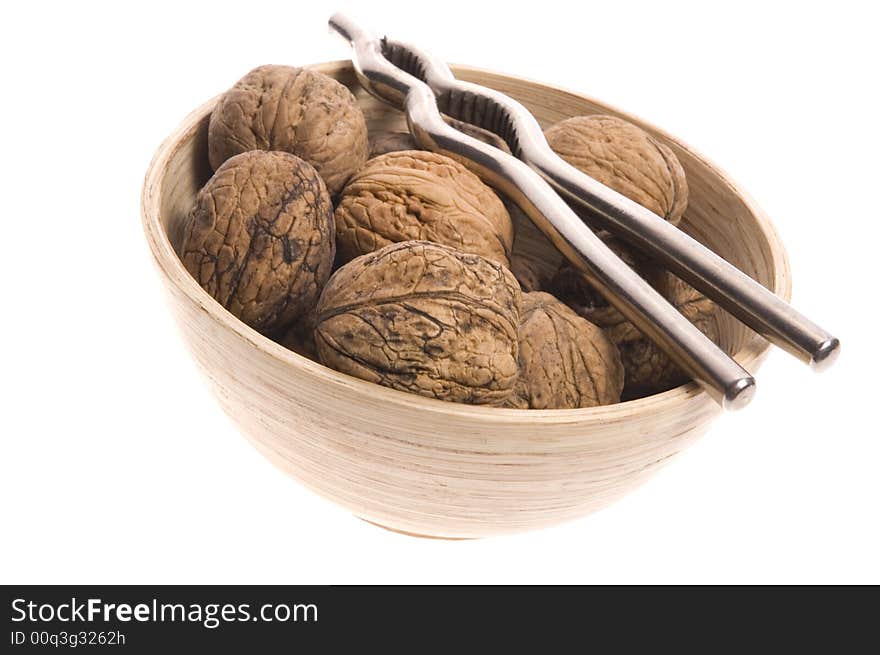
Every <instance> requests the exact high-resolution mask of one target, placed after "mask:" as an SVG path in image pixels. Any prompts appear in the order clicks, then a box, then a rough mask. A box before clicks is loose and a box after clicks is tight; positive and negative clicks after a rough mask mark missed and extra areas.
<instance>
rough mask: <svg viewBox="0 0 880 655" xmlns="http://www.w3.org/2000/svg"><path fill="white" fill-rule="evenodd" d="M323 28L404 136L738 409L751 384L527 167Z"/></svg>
mask: <svg viewBox="0 0 880 655" xmlns="http://www.w3.org/2000/svg"><path fill="white" fill-rule="evenodd" d="M330 27H331V29H333V30H334V31H336V32H338V33H339V34H340V35H341V36H342V37H343V38H345V39H347V40H348V41H349V42H350V44H351V45H352V47H353V55H352V61H353V63H354V67H355V71H356V73H357V76H358V79H359V81H360V82H361V84H362V85H363V86H364V88H365V89H367V91H368V92H370V93H371V94H373V95H374V96H376V97H377V98H379V99H380V100H383V101H385V102H387V103H389V104H391V105H393V106H395V107H398V108H401V109H403V110H404V111H405V113H406V117H407V122H408V124H409V128H410V131H411V132H412V134H413V136H414V137H415V138H416V140H417V141H418V142H419V143H420V145H422V147H425V148H427V149H429V150H432V151H434V152H439V153H441V154H444V155H447V156H449V157H452V158H453V159H456V160H457V161H459V162H461V163H462V164H464V165H465V166H467V167H468V168H469V169H470V170H472V171H473V172H475V173H476V174H477V175H478V176H479V177H480V178H481V179H482V180H483V181H485V182H486V183H487V184H489V185H490V186H493V187H495V188H497V189H499V190H500V191H502V192H504V193H505V194H506V195H508V196H509V197H510V198H511V199H512V200H513V201H514V202H515V203H516V204H517V205H518V206H519V207H520V208H521V209H522V210H523V212H525V214H526V215H527V216H528V217H529V218H530V219H531V220H532V221H533V222H534V223H535V224H536V225H537V226H538V228H540V229H541V230H542V231H543V232H544V233H545V234H546V235H547V237H548V238H549V239H550V240H551V241H552V243H553V244H554V245H555V246H556V248H557V249H559V251H560V252H561V253H562V254H563V255H564V256H565V257H566V258H568V260H569V261H570V262H571V263H572V264H573V265H574V266H575V267H577V268H578V269H579V270H580V271H581V272H583V273H584V275H585V276H586V278H587V280H588V281H589V282H590V284H592V285H593V286H595V287H596V288H597V289H598V290H599V292H600V293H601V294H602V295H603V296H604V297H605V298H606V299H607V300H608V301H609V302H610V303H611V304H612V305H613V306H614V307H616V308H617V309H618V310H619V311H620V312H621V313H622V314H623V315H624V316H625V317H626V318H628V319H629V320H630V321H632V322H633V324H634V325H636V327H638V328H639V329H640V330H642V332H643V333H644V334H645V335H646V336H647V337H648V338H650V339H651V340H652V341H654V342H655V343H656V344H657V345H658V346H659V347H660V348H661V349H662V350H663V351H664V352H666V353H667V354H668V355H669V356H670V358H671V359H672V360H673V361H674V362H676V363H677V364H678V365H679V366H681V368H683V369H684V370H685V371H686V372H687V373H688V374H689V375H690V376H691V377H692V378H693V379H694V380H696V381H697V382H698V383H699V384H700V385H701V386H702V387H703V388H704V389H706V391H707V392H708V393H709V395H710V396H711V397H712V398H713V399H715V400H716V401H717V402H718V403H719V404H721V405H722V406H723V407H726V408H730V409H735V408H739V407H743V406H744V405H746V404H747V403H748V401H749V400H750V399H751V398H752V396H753V394H754V390H755V380H754V378H753V377H752V376H751V375H750V374H749V373H748V371H746V370H745V369H743V368H742V367H741V366H740V365H739V364H738V363H737V362H736V361H734V360H733V359H732V358H730V357H729V356H728V355H727V354H726V353H725V352H724V351H722V350H721V349H720V348H719V347H718V346H717V345H715V344H714V343H713V342H712V341H711V340H710V339H709V338H708V337H707V336H706V335H704V334H703V333H702V332H700V331H699V330H698V329H697V328H696V327H695V326H694V325H693V324H692V323H691V322H690V321H688V320H687V319H686V318H685V317H684V316H682V315H681V314H680V313H679V312H678V311H677V310H676V309H675V308H674V307H672V306H671V305H670V304H669V303H668V302H667V301H666V299H664V298H663V297H662V296H661V295H660V294H659V293H657V291H656V290H654V289H653V288H652V287H651V285H649V284H648V283H647V282H646V281H645V280H643V279H642V278H641V277H640V276H639V275H638V274H636V273H635V272H634V271H633V270H632V269H630V268H629V267H628V266H627V265H626V264H625V263H624V262H623V261H622V260H621V259H620V258H619V257H618V256H617V255H615V254H614V253H613V252H612V251H611V250H610V249H609V248H608V247H607V246H606V245H605V244H604V243H603V242H602V240H601V239H600V238H599V237H598V236H596V235H595V234H594V233H593V232H592V230H590V228H589V227H587V225H586V224H585V223H584V222H583V221H582V220H581V219H580V218H579V217H578V216H577V214H575V213H574V211H573V210H572V209H571V208H570V207H569V206H568V204H567V203H566V202H565V200H563V199H562V197H561V196H560V195H559V194H558V193H556V191H554V190H553V188H552V187H551V186H550V185H549V184H548V183H547V182H546V181H545V180H544V179H543V178H542V177H541V176H540V175H539V174H538V173H536V172H535V171H534V170H532V169H531V168H530V167H529V166H528V165H527V164H525V163H524V162H522V161H520V160H519V159H517V158H516V157H513V156H511V155H508V154H507V153H504V152H502V151H501V150H499V149H498V148H494V147H492V146H490V145H487V144H485V143H483V142H481V141H479V140H477V139H474V138H472V137H469V136H467V135H465V134H463V133H461V132H459V131H458V130H456V129H454V128H453V127H451V126H449V125H447V124H446V122H445V121H444V120H443V118H442V116H441V114H440V110H439V108H438V106H437V98H436V97H435V95H434V93H433V91H431V89H430V88H429V87H428V86H427V85H426V84H425V83H424V82H422V81H420V80H419V79H417V78H416V77H414V76H412V75H410V74H408V73H406V72H404V71H403V70H401V69H400V68H398V67H396V66H395V65H394V64H392V63H391V62H390V61H388V59H386V58H385V56H384V55H383V54H382V44H381V43H380V41H379V40H378V39H376V38H375V37H373V36H371V35H369V34H368V33H367V32H365V31H363V30H362V29H360V28H359V27H358V26H357V25H356V24H355V23H353V22H352V21H351V20H350V19H348V18H347V17H345V16H342V15H339V14H337V15H334V16H333V17H332V18H331V19H330Z"/></svg>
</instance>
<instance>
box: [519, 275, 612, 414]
mask: <svg viewBox="0 0 880 655" xmlns="http://www.w3.org/2000/svg"><path fill="white" fill-rule="evenodd" d="M623 376H624V372H623V364H621V361H620V354H619V353H618V352H617V348H616V347H615V346H614V344H613V343H611V341H610V340H609V339H608V337H607V336H606V335H605V333H604V332H602V330H601V329H600V328H598V327H596V326H595V325H593V324H592V323H590V322H589V321H587V320H585V319H584V318H581V317H580V316H578V315H577V314H576V313H575V312H573V311H572V310H571V309H570V308H569V307H567V306H566V305H564V304H563V303H561V302H560V301H559V300H557V299H556V298H554V297H553V296H551V295H550V294H549V293H541V292H537V293H526V294H524V295H523V299H522V308H521V310H520V326H519V378H518V379H517V383H516V386H515V391H514V395H515V399H514V400H512V401H510V402H509V403H508V406H513V407H528V408H530V409H576V408H578V407H595V406H597V405H610V404H612V403H616V402H618V401H619V400H620V392H621V390H622V389H623Z"/></svg>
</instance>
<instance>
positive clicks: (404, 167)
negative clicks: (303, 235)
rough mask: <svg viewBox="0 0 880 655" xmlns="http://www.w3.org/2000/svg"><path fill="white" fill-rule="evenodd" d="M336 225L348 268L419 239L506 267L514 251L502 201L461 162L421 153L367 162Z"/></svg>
mask: <svg viewBox="0 0 880 655" xmlns="http://www.w3.org/2000/svg"><path fill="white" fill-rule="evenodd" d="M335 218H336V240H337V243H338V246H339V254H340V259H341V260H342V261H348V260H350V259H353V258H354V257H357V256H359V255H363V254H365V253H368V252H372V251H374V250H378V249H379V248H382V247H384V246H387V245H388V244H390V243H395V242H400V241H410V240H414V239H417V240H425V241H433V242H435V243H440V244H444V245H448V246H453V247H455V248H457V249H459V250H462V251H464V252H470V253H474V254H477V255H481V256H483V257H486V258H487V259H491V260H492V261H495V262H498V263H500V264H503V265H505V266H507V265H508V263H509V260H508V257H509V255H510V250H511V246H512V245H513V223H512V222H511V220H510V215H509V214H508V213H507V209H505V207H504V203H502V202H501V200H500V199H499V198H498V196H496V195H495V193H494V192H493V191H492V190H491V189H490V188H489V187H487V186H486V185H485V184H483V183H482V182H481V181H480V179H479V178H478V177H477V176H476V175H474V174H473V173H471V172H470V171H469V170H467V169H466V168H465V167H464V166H462V165H461V164H459V163H458V162H456V161H453V160H452V159H450V158H449V157H444V156H443V155H438V154H435V153H432V152H425V151H420V150H406V151H403V152H390V153H387V154H384V155H381V156H379V157H376V158H375V159H371V160H370V161H368V162H367V164H366V165H365V166H364V167H363V168H361V169H360V170H359V171H358V172H357V173H355V174H354V175H353V176H352V178H351V179H350V180H349V181H348V184H347V185H346V186H345V189H343V191H342V195H341V198H340V200H339V204H338V205H337V207H336V212H335Z"/></svg>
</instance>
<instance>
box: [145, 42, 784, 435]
mask: <svg viewBox="0 0 880 655" xmlns="http://www.w3.org/2000/svg"><path fill="white" fill-rule="evenodd" d="M451 67H452V69H453V71H454V72H455V73H457V74H462V75H481V74H482V75H488V76H491V77H494V78H498V79H504V80H507V81H511V82H517V83H520V84H521V83H527V84H529V85H532V86H535V87H540V88H542V89H545V90H547V91H551V92H555V93H564V94H567V95H570V96H573V97H575V98H578V99H581V100H585V101H587V102H589V103H591V104H594V105H598V106H601V107H604V108H607V109H608V110H609V111H610V112H613V113H615V114H616V115H619V116H621V117H623V118H624V119H626V120H630V121H632V122H634V123H636V124H639V125H641V126H642V127H644V128H647V129H648V130H650V131H653V132H655V133H657V134H659V135H661V136H662V137H664V138H665V139H667V140H669V141H671V142H673V143H675V144H676V145H677V146H678V147H679V148H681V149H683V150H685V151H686V152H687V153H688V154H689V155H690V156H692V157H694V158H695V159H697V160H699V161H700V162H701V163H702V164H703V165H704V166H706V167H707V168H708V169H710V170H711V172H712V174H713V175H715V176H716V177H717V178H718V179H719V180H720V181H723V182H724V183H725V184H727V185H728V186H729V187H730V191H731V192H732V193H734V194H735V195H737V196H738V197H739V198H740V199H741V201H742V202H743V204H745V205H746V206H747V207H748V209H749V211H750V213H751V214H752V215H753V216H754V218H755V220H756V222H757V227H758V228H759V231H760V232H761V233H762V234H763V236H764V238H765V239H766V241H767V243H768V245H769V251H770V253H769V254H770V260H771V261H772V263H773V266H774V269H775V270H774V272H775V275H774V280H773V287H772V288H771V291H773V292H774V293H776V294H777V295H779V296H780V297H782V298H783V299H785V300H790V297H791V271H790V265H789V261H788V255H787V253H786V250H785V247H784V246H783V244H782V242H781V240H780V238H779V235H778V233H777V231H776V229H775V227H774V226H773V224H772V222H771V221H770V219H769V217H768V216H767V215H766V214H765V212H764V211H763V210H762V209H761V208H760V207H759V206H758V204H757V203H756V202H755V201H754V199H753V198H752V197H751V196H750V195H749V194H748V193H747V192H745V191H744V190H743V189H742V188H741V187H740V186H739V185H738V184H737V183H736V182H734V181H733V180H732V179H731V178H730V176H729V175H728V174H727V173H726V172H725V171H723V170H722V169H721V168H719V167H718V166H717V165H716V164H715V163H714V162H712V161H711V160H709V159H707V158H706V157H704V156H703V155H701V154H700V153H698V152H697V151H695V150H694V149H693V148H691V147H690V146H689V145H688V144H687V143H685V142H683V141H682V140H681V139H679V138H678V137H675V136H673V135H671V134H668V133H667V132H665V131H663V130H661V129H659V128H657V127H655V126H654V125H653V124H651V123H650V122H648V121H645V120H642V119H641V118H639V117H637V116H635V115H633V114H629V113H627V112H623V111H621V110H619V109H617V108H616V107H613V106H610V105H608V104H606V103H604V102H602V101H600V100H596V99H594V98H592V97H590V96H588V95H585V94H583V93H579V92H576V91H572V90H569V89H566V88H563V87H560V86H556V85H553V84H547V83H544V82H540V81H536V80H531V79H528V78H524V77H520V76H516V75H509V74H506V73H500V72H496V71H490V70H485V69H481V68H477V67H473V66H463V65H452V66H451ZM309 68H312V69H315V70H319V71H322V72H326V73H339V72H342V71H345V70H346V69H348V70H351V69H352V64H351V62H350V61H349V60H345V59H341V60H335V61H329V62H323V63H319V64H313V65H311V66H309ZM220 95H221V94H218V95H216V96H214V97H213V98H211V99H209V100H207V101H206V102H204V103H202V104H201V105H199V106H198V107H196V108H195V109H194V110H192V111H191V112H189V113H188V114H187V115H186V117H185V118H184V119H183V120H182V121H181V122H180V123H179V124H178V126H177V127H176V128H175V129H174V130H173V131H172V132H171V134H169V135H168V136H167V137H166V138H165V140H164V141H163V142H162V144H161V145H160V146H159V148H158V149H157V150H156V152H155V154H154V156H153V158H152V161H151V162H150V165H149V167H148V169H147V172H146V175H145V177H144V184H143V188H142V193H141V221H142V227H143V229H144V233H145V237H146V239H147V243H148V245H149V248H150V251H151V254H152V256H153V259H154V262H155V264H156V265H157V267H158V268H159V270H160V271H161V272H162V274H163V275H164V276H165V277H166V278H167V280H168V281H169V282H170V283H171V284H172V285H174V287H175V288H176V289H177V290H178V291H179V292H180V293H181V294H182V295H183V296H184V297H186V298H187V300H189V301H190V302H192V303H194V304H196V305H197V306H198V307H199V308H200V309H201V310H202V311H204V312H205V313H207V314H208V316H210V318H211V319H212V320H214V321H215V322H216V323H217V324H218V325H220V326H221V327H223V328H225V329H228V330H231V331H232V332H234V333H235V334H236V335H237V336H238V337H239V338H240V339H242V340H244V341H246V342H247V343H249V344H250V345H251V346H252V347H253V348H256V349H257V350H260V351H262V352H263V353H264V354H266V355H268V356H270V357H271V358H273V359H276V360H280V361H281V362H282V363H284V364H285V365H287V366H294V367H297V368H298V369H300V370H301V371H302V372H304V373H305V374H307V375H309V376H313V377H314V378H315V379H316V382H319V383H321V384H325V385H326V384H329V385H332V386H335V387H337V388H339V390H340V391H341V392H346V391H347V392H349V393H354V394H364V395H365V396H367V397H371V398H372V399H373V400H375V397H376V395H377V394H380V395H383V396H385V398H384V402H388V403H389V405H395V406H397V407H399V408H406V409H409V410H414V411H423V412H430V413H432V414H445V415H449V416H450V417H456V418H463V417H467V418H470V419H473V420H476V421H480V420H485V421H488V422H492V423H505V422H510V423H522V422H523V420H524V419H525V418H527V419H528V421H529V423H531V424H534V425H542V426H548V425H561V424H571V423H577V424H584V423H593V422H597V423H608V422H614V421H617V420H621V419H626V418H632V416H633V415H634V414H638V413H657V412H667V411H673V410H674V409H675V408H676V407H678V406H682V405H684V404H687V403H689V402H690V401H692V400H694V399H697V398H702V399H703V400H706V401H708V402H709V403H712V404H714V402H713V401H712V400H711V399H709V396H708V394H707V393H706V392H705V391H703V390H702V389H701V388H700V387H699V386H698V385H697V384H696V383H694V382H690V383H688V384H685V385H681V386H678V387H675V388H673V389H670V390H668V391H664V392H661V393H658V394H653V395H650V396H646V397H644V398H637V399H635V400H628V401H623V402H619V403H615V404H613V405H602V406H599V407H586V408H579V409H510V408H500V407H486V406H481V405H468V404H463V403H453V402H448V401H443V400H438V399H434V398H427V397H424V396H419V395H417V394H411V393H407V392H404V391H398V390H396V389H391V388H388V387H383V386H381V385H377V384H375V383H373V382H368V381H366V380H361V379H359V378H355V377H352V376H349V375H347V374H345V373H341V372H339V371H336V370H334V369H331V368H329V367H327V366H324V365H323V364H321V363H319V362H316V361H313V360H311V359H309V358H307V357H304V356H302V355H299V354H297V353H295V352H293V351H291V350H289V349H287V348H285V347H284V346H282V345H281V344H278V343H276V342H275V341H273V340H272V339H270V338H269V337H266V336H264V335H262V334H260V333H259V332H257V331H256V330H254V329H253V328H251V327H250V326H248V325H247V324H245V323H244V322H242V321H241V320H239V319H238V318H236V317H235V316H234V315H233V314H231V313H230V312H229V311H228V310H226V309H225V308H224V307H223V306H222V305H220V303H218V302H217V301H216V300H214V298H213V297H212V296H211V295H210V294H208V293H207V292H206V291H205V290H204V289H202V287H201V286H200V285H199V284H198V283H197V282H196V280H195V279H194V278H193V277H192V276H191V275H190V274H189V272H188V271H187V270H186V268H185V267H184V266H183V262H182V261H181V260H180V258H179V257H178V256H177V253H176V252H175V250H174V247H173V246H172V244H171V241H170V238H169V237H168V234H167V233H166V231H165V230H164V228H163V227H162V224H161V220H160V199H161V197H162V190H163V186H164V183H165V175H164V171H165V169H166V166H167V163H168V162H169V161H170V160H171V159H172V158H173V157H174V156H175V155H176V153H177V151H178V150H179V148H180V147H181V146H182V143H183V142H185V141H187V140H188V138H191V136H192V133H193V132H195V130H196V129H197V127H198V125H199V123H200V122H201V121H202V120H203V119H204V118H205V116H207V115H208V114H209V113H210V110H211V109H212V108H213V106H214V104H215V103H216V102H217V100H218V98H219V97H220ZM769 348H770V344H769V342H767V341H766V340H765V339H763V338H761V337H760V336H758V335H757V334H753V335H752V338H749V339H747V341H746V343H745V344H744V345H743V347H742V348H740V350H739V351H738V352H737V353H735V354H734V358H735V359H736V360H737V361H738V362H739V363H740V364H742V365H743V366H744V367H746V368H747V369H748V368H750V367H752V366H754V365H756V364H758V363H760V361H761V360H762V359H763V357H764V356H765V355H766V354H767V351H768V349H769ZM719 410H720V407H719Z"/></svg>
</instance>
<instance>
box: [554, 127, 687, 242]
mask: <svg viewBox="0 0 880 655" xmlns="http://www.w3.org/2000/svg"><path fill="white" fill-rule="evenodd" d="M544 135H545V136H546V137H547V142H548V143H549V144H550V147H551V148H553V150H554V151H555V152H556V154H558V155H559V156H560V157H562V158H563V159H564V160H565V161H567V162H568V163H569V164H571V165H572V166H574V167H575V168H577V169H578V170H580V171H582V172H583V173H586V174H587V175H589V176H590V177H592V178H594V179H596V180H598V181H599V182H601V183H602V184H604V185H605V186H608V187H611V188H612V189H614V190H615V191H617V192H619V193H621V194H623V195H625V196H626V197H627V198H629V199H630V200H634V201H635V202H637V203H639V204H640V205H642V206H644V207H647V208H648V209H650V210H651V211H652V212H654V213H655V214H657V215H659V216H662V217H663V218H665V219H666V220H668V221H669V222H670V223H672V224H673V225H677V224H678V223H679V221H680V220H681V216H682V214H684V210H685V208H686V207H687V196H688V188H687V181H686V180H685V175H684V169H683V168H682V166H681V163H680V162H679V161H678V157H676V156H675V153H673V152H672V150H670V149H669V147H667V146H666V145H664V144H663V143H661V142H660V141H659V140H657V139H656V138H654V137H653V136H651V135H650V134H648V133H647V132H645V131H644V130H642V129H641V128H639V127H636V126H635V125H633V124H632V123H628V122H626V121H624V120H621V119H620V118H615V117H614V116H603V115H595V116H575V117H573V118H568V119H566V120H564V121H561V122H559V123H556V124H555V125H553V126H552V127H550V128H548V129H547V130H545V132H544Z"/></svg>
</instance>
